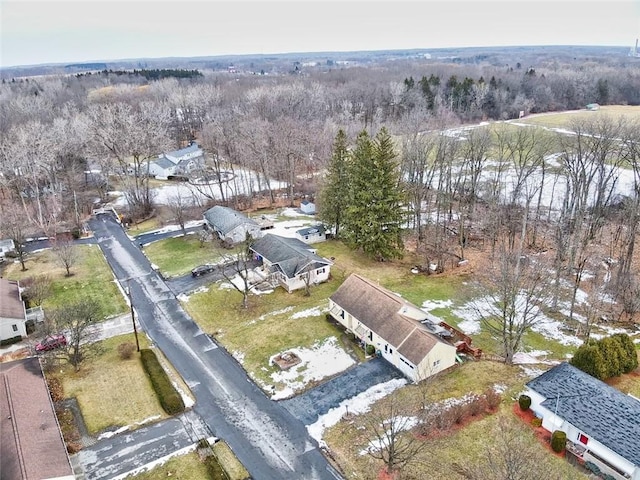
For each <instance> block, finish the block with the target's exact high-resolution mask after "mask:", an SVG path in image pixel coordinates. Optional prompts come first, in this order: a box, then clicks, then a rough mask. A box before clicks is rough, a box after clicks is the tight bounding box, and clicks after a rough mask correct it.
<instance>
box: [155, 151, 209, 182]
mask: <svg viewBox="0 0 640 480" xmlns="http://www.w3.org/2000/svg"><path fill="white" fill-rule="evenodd" d="M203 166H204V152H203V151H202V149H201V148H200V147H199V146H198V144H197V143H196V142H192V143H191V144H190V145H189V146H188V147H186V148H182V149H180V150H175V151H173V152H166V153H163V154H161V155H158V158H156V159H155V160H151V161H150V162H149V175H150V176H152V177H156V178H159V179H163V180H166V179H167V178H169V177H171V176H174V175H181V176H182V175H184V176H186V175H189V173H191V172H192V171H193V170H196V169H199V168H201V167H203Z"/></svg>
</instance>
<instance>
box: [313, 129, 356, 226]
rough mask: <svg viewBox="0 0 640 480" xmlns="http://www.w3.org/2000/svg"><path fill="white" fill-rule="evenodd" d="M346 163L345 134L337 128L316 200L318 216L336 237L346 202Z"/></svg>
mask: <svg viewBox="0 0 640 480" xmlns="http://www.w3.org/2000/svg"><path fill="white" fill-rule="evenodd" d="M348 163H349V150H348V149H347V135H346V134H345V133H344V130H339V131H338V134H337V135H336V139H335V142H334V144H333V154H332V156H331V161H330V162H329V166H328V168H327V176H326V177H325V178H324V181H323V186H322V189H321V190H320V195H319V202H318V204H319V205H318V217H319V218H320V220H322V222H323V223H324V224H325V225H327V226H328V227H329V228H333V230H334V235H335V237H336V238H337V237H338V236H339V235H340V227H341V226H342V223H343V222H342V217H343V215H344V211H345V209H346V207H347V202H348V194H349V178H348V168H347V167H348Z"/></svg>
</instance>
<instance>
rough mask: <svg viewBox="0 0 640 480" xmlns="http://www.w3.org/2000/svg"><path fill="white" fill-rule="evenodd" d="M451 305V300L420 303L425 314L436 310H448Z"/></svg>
mask: <svg viewBox="0 0 640 480" xmlns="http://www.w3.org/2000/svg"><path fill="white" fill-rule="evenodd" d="M452 305H453V302H452V301H451V300H425V301H424V302H422V309H423V310H426V311H427V312H429V311H431V310H435V309H436V308H449V307H451V306H452Z"/></svg>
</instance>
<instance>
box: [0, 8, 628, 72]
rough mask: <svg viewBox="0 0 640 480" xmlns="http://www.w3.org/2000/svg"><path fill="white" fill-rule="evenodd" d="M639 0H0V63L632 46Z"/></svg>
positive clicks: (2, 64) (25, 63)
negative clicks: (522, 47)
mask: <svg viewBox="0 0 640 480" xmlns="http://www.w3.org/2000/svg"><path fill="white" fill-rule="evenodd" d="M639 36H640V0H597V1H596V0H413V1H411V0H409V1H406V0H403V1H389V0H386V1H371V0H346V1H338V0H322V1H320V0H295V1H294V0H289V1H272V0H253V1H249V0H234V1H232V2H231V1H220V0H187V1H179V0H172V1H166V0H132V1H125V0H74V1H59V0H40V1H32V0H0V66H5V67H6V66H14V65H32V64H40V63H67V62H83V61H94V60H115V59H127V58H157V57H170V56H180V57H191V56H206V55H226V54H256V53H257V54H260V53H287V52H324V51H352V50H387V49H406V48H426V49H428V48H443V47H472V46H504V45H603V46H626V47H631V46H632V45H633V44H634V43H635V40H636V38H637V37H639Z"/></svg>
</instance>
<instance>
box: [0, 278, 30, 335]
mask: <svg viewBox="0 0 640 480" xmlns="http://www.w3.org/2000/svg"><path fill="white" fill-rule="evenodd" d="M26 322H27V312H26V310H25V307H24V302H23V301H22V295H21V294H20V284H19V283H18V282H17V281H11V280H6V279H4V278H0V340H7V339H10V338H15V337H23V338H24V337H26V336H27V327H26Z"/></svg>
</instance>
